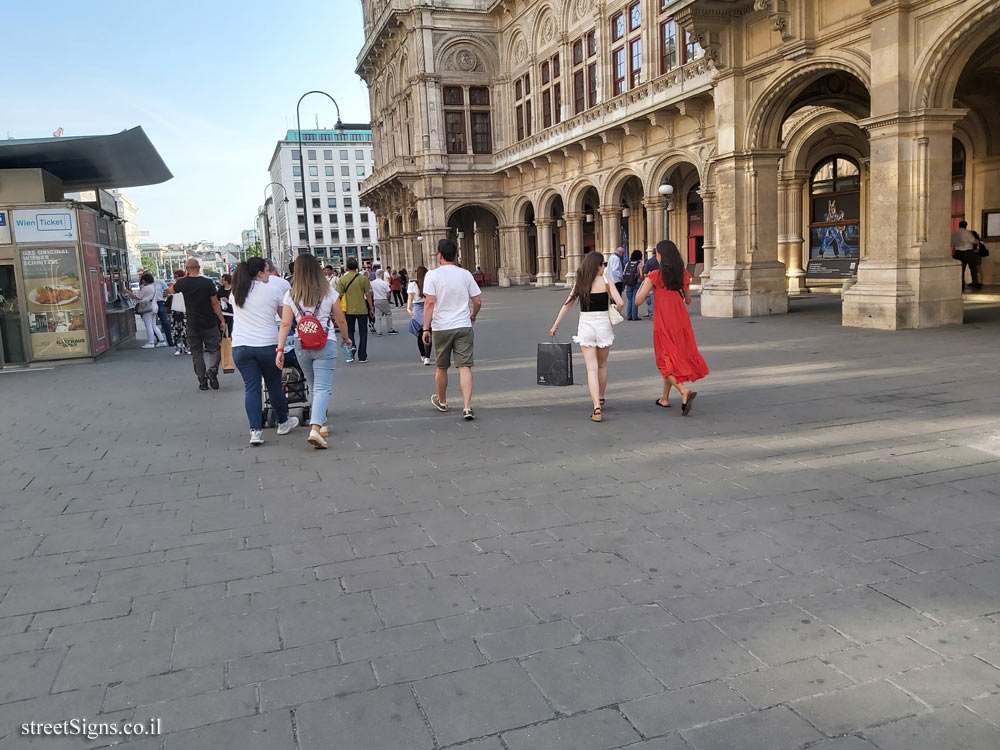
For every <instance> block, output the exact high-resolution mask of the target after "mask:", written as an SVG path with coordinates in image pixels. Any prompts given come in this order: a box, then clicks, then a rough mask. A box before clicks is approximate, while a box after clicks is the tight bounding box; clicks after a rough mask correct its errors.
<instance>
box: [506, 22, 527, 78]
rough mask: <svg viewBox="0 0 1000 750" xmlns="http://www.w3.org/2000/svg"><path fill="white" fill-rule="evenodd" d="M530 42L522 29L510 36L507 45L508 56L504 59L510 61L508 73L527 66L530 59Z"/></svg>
mask: <svg viewBox="0 0 1000 750" xmlns="http://www.w3.org/2000/svg"><path fill="white" fill-rule="evenodd" d="M529 54H530V53H529V51H528V41H527V39H525V37H524V33H523V32H522V31H521V30H520V29H516V30H515V31H514V32H513V33H512V34H511V36H510V41H509V42H508V43H507V54H506V55H505V57H504V59H506V60H509V61H510V63H509V66H508V72H509V71H512V70H515V69H518V68H520V67H521V66H522V65H526V64H527V62H528V57H529Z"/></svg>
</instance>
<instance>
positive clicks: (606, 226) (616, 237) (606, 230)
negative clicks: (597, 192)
mask: <svg viewBox="0 0 1000 750" xmlns="http://www.w3.org/2000/svg"><path fill="white" fill-rule="evenodd" d="M600 210H601V235H602V240H603V242H604V258H605V260H606V259H608V258H610V257H611V256H612V255H614V253H615V250H617V249H618V246H619V245H620V244H621V238H622V209H621V206H601V209H600Z"/></svg>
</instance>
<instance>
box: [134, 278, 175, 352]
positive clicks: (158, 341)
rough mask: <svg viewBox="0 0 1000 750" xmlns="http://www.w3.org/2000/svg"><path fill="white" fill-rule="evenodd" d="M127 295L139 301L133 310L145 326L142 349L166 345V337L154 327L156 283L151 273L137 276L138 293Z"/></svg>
mask: <svg viewBox="0 0 1000 750" xmlns="http://www.w3.org/2000/svg"><path fill="white" fill-rule="evenodd" d="M128 293H129V295H130V296H131V297H132V298H133V299H136V300H138V301H139V304H137V305H136V306H135V311H136V312H137V313H139V315H140V316H141V317H142V323H143V325H144V326H146V343H145V344H143V345H142V348H143V349H157V348H159V347H161V346H166V345H167V339H166V338H165V337H164V335H163V334H162V333H160V329H159V328H157V327H156V312H157V310H156V284H155V283H153V274H151V273H149V271H147V272H146V273H144V274H143V275H142V276H141V277H139V293H138V294H133V293H132V292H131V291H129V292H128Z"/></svg>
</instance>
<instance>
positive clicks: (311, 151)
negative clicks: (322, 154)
mask: <svg viewBox="0 0 1000 750" xmlns="http://www.w3.org/2000/svg"><path fill="white" fill-rule="evenodd" d="M306 155H307V156H308V157H309V161H316V149H312V148H311V149H309V150H308V151H306Z"/></svg>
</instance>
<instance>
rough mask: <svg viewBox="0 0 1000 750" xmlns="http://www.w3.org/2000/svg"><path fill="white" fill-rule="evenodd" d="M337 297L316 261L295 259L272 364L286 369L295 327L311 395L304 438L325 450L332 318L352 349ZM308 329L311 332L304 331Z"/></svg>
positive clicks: (297, 348) (333, 344)
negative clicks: (308, 422)
mask: <svg viewBox="0 0 1000 750" xmlns="http://www.w3.org/2000/svg"><path fill="white" fill-rule="evenodd" d="M339 297H340V295H339V294H337V290H336V289H333V288H331V287H330V283H329V282H328V281H327V280H326V278H325V277H324V276H323V273H322V271H321V270H320V266H319V261H318V260H316V258H315V257H314V256H312V255H309V254H304V255H300V256H299V257H298V258H296V259H295V277H294V278H293V279H292V288H291V290H290V291H288V292H286V293H285V297H284V299H283V300H282V312H281V328H280V330H279V331H278V348H277V352H276V353H275V359H274V363H275V365H276V366H277V367H278V369H279V370H280V369H282V368H284V366H285V341H286V340H287V338H288V334H289V332H290V331H291V330H292V323H296V324H297V325H298V333H299V335H298V337H297V338H296V340H295V356H296V357H297V358H298V362H299V366H300V367H301V368H302V371H303V372H304V373H305V376H306V381H307V382H308V383H309V392H310V394H311V395H312V404H311V409H310V414H311V416H310V418H309V421H310V425H309V427H310V429H309V437H308V438H307V440H308V442H309V444H310V445H312V446H313V447H315V448H327V447H329V444H328V443H327V441H326V439H327V437H329V435H330V431H329V427H328V426H327V412H328V410H329V404H330V393H331V392H332V390H333V373H334V369H335V368H336V366H337V340H336V338H335V337H334V336H332V335H330V334H331V330H330V329H331V328H332V326H331V318H332V320H333V321H334V322H336V324H337V328H339V329H340V339H341V341H342V343H344V344H345V345H346V346H347V347H348V348H350V347H351V346H352V342H351V339H350V337H349V336H348V335H347V319H346V318H345V316H344V311H343V310H341V309H340V305H338V304H337V300H338V299H339ZM309 326H311V327H312V328H313V329H318V330H308V331H307V330H306V329H307V327H309Z"/></svg>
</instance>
